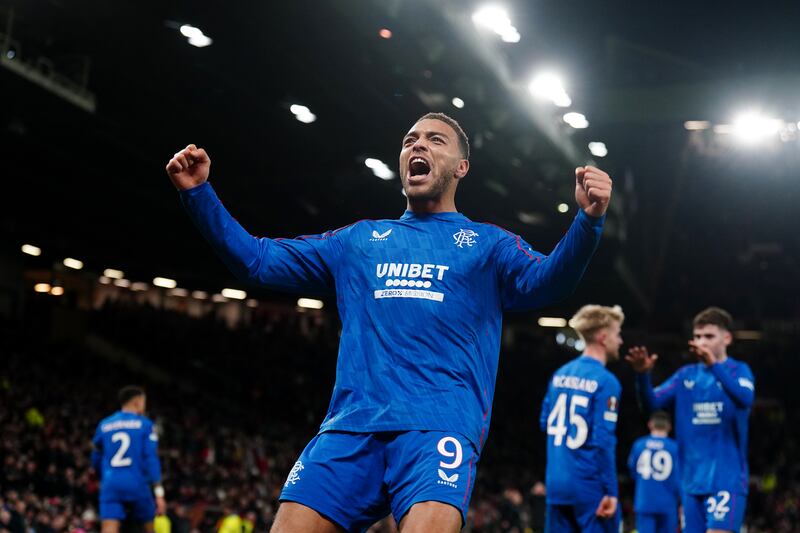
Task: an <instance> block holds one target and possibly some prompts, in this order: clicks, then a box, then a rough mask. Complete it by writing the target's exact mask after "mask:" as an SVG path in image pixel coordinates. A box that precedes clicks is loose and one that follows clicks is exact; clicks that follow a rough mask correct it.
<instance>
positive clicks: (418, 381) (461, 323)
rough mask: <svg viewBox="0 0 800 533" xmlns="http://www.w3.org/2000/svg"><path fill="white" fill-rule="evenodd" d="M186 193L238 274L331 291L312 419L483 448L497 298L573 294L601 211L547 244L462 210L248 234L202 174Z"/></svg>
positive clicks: (527, 303) (518, 301) (514, 304)
mask: <svg viewBox="0 0 800 533" xmlns="http://www.w3.org/2000/svg"><path fill="white" fill-rule="evenodd" d="M181 198H182V200H183V203H184V206H185V207H186V209H187V211H188V212H189V214H190V216H191V217H192V219H193V221H194V222H195V224H196V225H197V226H198V228H199V229H200V231H201V233H202V234H203V235H204V236H205V237H206V239H207V240H208V241H209V242H210V243H211V245H212V247H213V248H214V250H215V251H216V252H217V254H218V255H220V257H221V258H222V259H223V261H224V262H225V263H226V264H227V266H228V267H229V268H230V269H231V271H232V272H234V273H235V274H236V275H237V276H238V277H240V278H241V279H243V280H246V281H249V282H253V283H256V284H258V285H261V286H266V287H271V288H275V289H281V290H291V291H295V292H303V293H317V294H326V293H328V294H330V293H335V295H336V301H337V305H338V309H339V315H340V317H341V321H342V334H341V340H340V346H339V358H338V361H337V369H336V383H335V385H334V390H333V397H332V399H331V403H330V406H329V408H328V413H327V415H326V417H325V420H324V421H323V422H322V425H321V428H320V431H328V430H341V431H353V432H377V431H404V430H439V431H455V432H459V433H461V434H462V435H464V436H465V437H467V438H468V439H470V440H471V441H472V442H473V444H475V445H476V446H477V447H478V449H480V448H481V446H482V444H483V441H484V438H485V434H486V431H487V430H488V427H489V420H490V418H491V405H492V398H493V395H494V385H495V377H496V375H497V363H498V355H499V351H500V333H501V322H502V313H503V311H504V310H524V309H532V308H536V307H540V306H543V305H547V304H549V303H552V302H555V301H557V300H560V299H562V298H564V297H565V296H567V295H568V294H570V293H571V292H572V291H573V290H574V288H575V286H576V285H577V283H578V281H579V280H580V278H581V276H582V275H583V272H584V270H585V269H586V266H587V265H588V263H589V259H590V258H591V256H592V254H593V253H594V250H595V248H596V247H597V244H598V242H599V239H600V234H601V231H602V224H603V219H602V218H599V219H595V218H592V217H589V216H587V215H586V214H585V213H584V212H583V211H580V210H579V212H578V215H577V217H576V219H575V222H574V223H573V224H572V226H571V227H570V229H569V231H568V233H567V234H566V236H565V237H564V238H563V239H562V240H561V242H560V243H559V244H558V245H557V246H556V248H555V249H554V251H553V252H552V254H551V255H550V256H545V255H542V254H541V253H538V252H535V251H533V249H532V248H531V246H530V245H529V244H528V243H526V242H525V241H524V240H522V239H521V238H520V237H519V236H517V235H514V234H512V233H510V232H508V231H505V230H503V229H501V228H499V227H496V226H493V225H490V224H482V223H477V222H473V221H471V220H469V219H468V218H467V217H465V216H464V215H462V214H461V213H456V212H449V213H435V214H415V213H413V212H410V211H407V212H406V213H405V214H404V215H403V216H402V217H401V218H400V219H398V220H363V221H359V222H356V223H355V224H352V225H350V226H346V227H344V228H341V229H338V230H335V231H328V232H326V233H323V234H320V235H311V236H303V237H299V238H296V239H269V238H256V237H253V236H251V235H250V234H249V233H247V232H246V231H245V230H244V229H243V228H242V227H241V226H240V225H239V224H238V222H236V221H235V220H234V219H233V218H232V217H231V215H230V214H229V213H228V212H227V210H226V209H225V208H224V207H223V206H222V204H221V202H220V201H219V199H218V198H217V196H216V194H215V193H214V190H213V189H212V187H211V185H210V184H208V183H204V184H202V185H200V186H197V187H195V188H192V189H189V190H187V191H182V193H181Z"/></svg>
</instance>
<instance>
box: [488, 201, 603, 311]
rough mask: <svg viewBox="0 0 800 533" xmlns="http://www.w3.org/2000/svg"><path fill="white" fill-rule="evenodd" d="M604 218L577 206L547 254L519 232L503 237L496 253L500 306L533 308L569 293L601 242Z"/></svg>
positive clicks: (512, 308) (514, 308)
mask: <svg viewBox="0 0 800 533" xmlns="http://www.w3.org/2000/svg"><path fill="white" fill-rule="evenodd" d="M604 221H605V216H603V217H600V218H595V217H590V216H589V215H587V214H586V213H584V211H583V210H578V215H577V216H576V217H575V220H574V221H573V222H572V225H571V226H570V228H569V230H568V231H567V234H566V235H565V236H564V237H563V238H562V239H561V241H559V243H558V244H557V245H556V247H555V248H554V249H553V251H552V252H551V253H550V255H549V256H545V255H543V254H541V253H539V252H536V251H534V250H533V249H532V248H531V246H530V245H529V244H528V243H527V242H525V241H524V240H522V238H521V237H519V236H518V235H514V234H512V233H508V234H507V235H506V236H505V237H503V238H502V239H501V241H500V242H499V243H498V246H499V247H500V248H499V250H498V253H497V270H498V276H499V278H500V284H501V291H502V302H503V308H504V309H506V310H525V309H533V308H537V307H542V306H544V305H548V304H551V303H553V302H556V301H559V300H562V299H563V298H566V297H567V296H569V295H570V294H571V293H572V291H574V290H575V287H576V286H577V285H578V282H579V281H580V279H581V277H582V276H583V273H584V272H585V271H586V267H587V266H588V265H589V260H590V259H591V257H592V255H593V254H594V251H595V249H596V248H597V245H598V244H599V242H600V235H601V234H602V232H603V222H604ZM504 231H505V230H504Z"/></svg>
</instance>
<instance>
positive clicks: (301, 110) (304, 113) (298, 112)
mask: <svg viewBox="0 0 800 533" xmlns="http://www.w3.org/2000/svg"><path fill="white" fill-rule="evenodd" d="M289 111H291V112H292V114H293V115H294V118H296V119H297V120H299V121H300V122H302V123H303V124H311V123H312V122H314V121H315V120H317V115H315V114H314V113H312V112H311V110H310V109H309V108H307V107H306V106H304V105H300V104H292V105H290V106H289Z"/></svg>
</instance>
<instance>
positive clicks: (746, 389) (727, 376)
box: [711, 363, 756, 409]
mask: <svg viewBox="0 0 800 533" xmlns="http://www.w3.org/2000/svg"><path fill="white" fill-rule="evenodd" d="M711 373H712V374H714V377H716V378H717V380H718V381H719V382H720V383H721V384H722V388H723V389H724V390H725V392H726V393H727V394H728V396H730V397H731V399H732V400H733V403H735V404H736V406H737V407H739V408H742V409H747V408H749V407H750V406H751V405H753V400H754V399H755V395H756V387H755V380H754V378H753V372H752V371H751V370H750V367H749V366H748V365H746V364H744V363H742V364H738V365H735V366H733V367H731V366H727V365H726V364H725V363H714V364H713V365H711Z"/></svg>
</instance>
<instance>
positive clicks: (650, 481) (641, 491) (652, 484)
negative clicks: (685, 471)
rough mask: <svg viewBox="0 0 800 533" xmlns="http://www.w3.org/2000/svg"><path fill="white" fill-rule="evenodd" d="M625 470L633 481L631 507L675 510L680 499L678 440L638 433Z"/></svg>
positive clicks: (650, 510)
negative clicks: (633, 494)
mask: <svg viewBox="0 0 800 533" xmlns="http://www.w3.org/2000/svg"><path fill="white" fill-rule="evenodd" d="M628 470H630V473H631V477H632V478H633V479H634V480H635V481H636V495H635V497H634V500H633V510H634V511H636V512H637V513H660V514H670V513H671V514H675V513H677V512H678V505H680V501H681V489H680V486H681V481H680V460H679V457H678V443H677V442H675V441H674V440H672V439H670V438H669V437H654V436H647V437H641V438H639V439H637V440H636V442H634V443H633V448H631V453H630V455H629V456H628Z"/></svg>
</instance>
